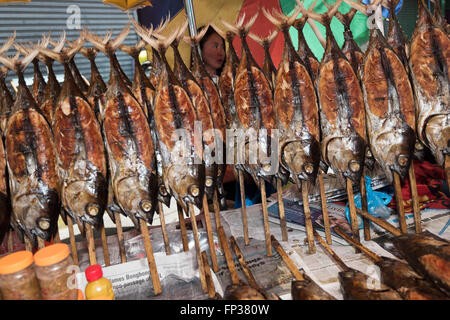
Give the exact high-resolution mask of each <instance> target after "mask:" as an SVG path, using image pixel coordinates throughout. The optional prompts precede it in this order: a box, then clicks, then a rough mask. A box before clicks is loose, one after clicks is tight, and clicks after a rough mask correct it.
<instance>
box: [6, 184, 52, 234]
mask: <svg viewBox="0 0 450 320" xmlns="http://www.w3.org/2000/svg"><path fill="white" fill-rule="evenodd" d="M43 191H46V192H43ZM59 208H60V202H59V196H58V193H57V191H56V190H52V189H51V190H41V191H38V190H36V191H35V192H30V193H27V194H24V195H21V196H19V197H17V198H16V199H15V201H14V203H13V210H14V216H15V217H16V219H17V220H18V224H19V225H20V226H21V228H22V229H23V231H24V233H25V234H26V235H27V237H28V238H29V239H34V240H35V239H36V237H40V238H42V239H44V240H46V241H50V239H51V237H52V236H53V235H54V234H55V232H56V228H57V221H58V216H59Z"/></svg>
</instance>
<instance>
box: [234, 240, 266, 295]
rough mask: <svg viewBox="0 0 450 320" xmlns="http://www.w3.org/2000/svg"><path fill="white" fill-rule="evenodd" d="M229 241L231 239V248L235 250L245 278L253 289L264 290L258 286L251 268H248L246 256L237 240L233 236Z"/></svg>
mask: <svg viewBox="0 0 450 320" xmlns="http://www.w3.org/2000/svg"><path fill="white" fill-rule="evenodd" d="M229 239H230V243H231V247H232V248H233V251H234V254H235V256H236V258H237V259H238V261H239V263H240V265H241V268H242V271H243V272H244V274H245V277H246V278H247V281H248V284H249V285H250V286H251V287H253V288H256V289H262V288H261V286H260V285H259V284H258V282H256V279H255V277H254V276H253V274H252V272H251V270H250V268H249V267H248V265H247V262H246V261H245V258H244V255H243V254H242V251H241V249H240V248H239V246H238V244H237V242H236V239H235V238H234V237H233V236H231V237H230V238H229Z"/></svg>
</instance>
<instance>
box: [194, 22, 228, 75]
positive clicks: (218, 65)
mask: <svg viewBox="0 0 450 320" xmlns="http://www.w3.org/2000/svg"><path fill="white" fill-rule="evenodd" d="M201 29H202V27H200V28H199V29H198V30H201ZM200 50H201V54H202V59H203V63H204V65H205V67H206V71H208V72H209V75H210V76H211V78H212V79H213V81H214V82H215V83H217V81H218V79H219V77H220V74H221V73H222V69H223V66H224V65H225V39H224V38H222V37H221V36H220V35H219V34H218V33H217V32H216V31H215V30H214V28H212V27H209V28H208V30H207V31H206V33H205V35H204V36H203V38H202V40H201V41H200Z"/></svg>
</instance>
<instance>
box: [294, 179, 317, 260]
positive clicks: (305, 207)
mask: <svg viewBox="0 0 450 320" xmlns="http://www.w3.org/2000/svg"><path fill="white" fill-rule="evenodd" d="M296 181H297V186H298V187H299V188H300V183H301V189H302V190H301V192H302V201H303V213H304V216H305V227H306V237H307V240H308V250H309V253H310V254H313V253H315V252H316V245H315V243H314V236H313V230H314V228H313V225H312V221H311V209H310V208H309V199H308V195H309V190H308V182H307V181H303V180H302V181H301V182H300V181H299V179H298V178H297V177H296Z"/></svg>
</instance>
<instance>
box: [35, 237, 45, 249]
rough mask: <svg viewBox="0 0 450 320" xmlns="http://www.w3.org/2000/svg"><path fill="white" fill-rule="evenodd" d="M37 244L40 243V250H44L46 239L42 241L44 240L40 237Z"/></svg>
mask: <svg viewBox="0 0 450 320" xmlns="http://www.w3.org/2000/svg"><path fill="white" fill-rule="evenodd" d="M37 242H38V248H39V249H42V248H44V247H45V242H44V239H42V238H40V237H37Z"/></svg>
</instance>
